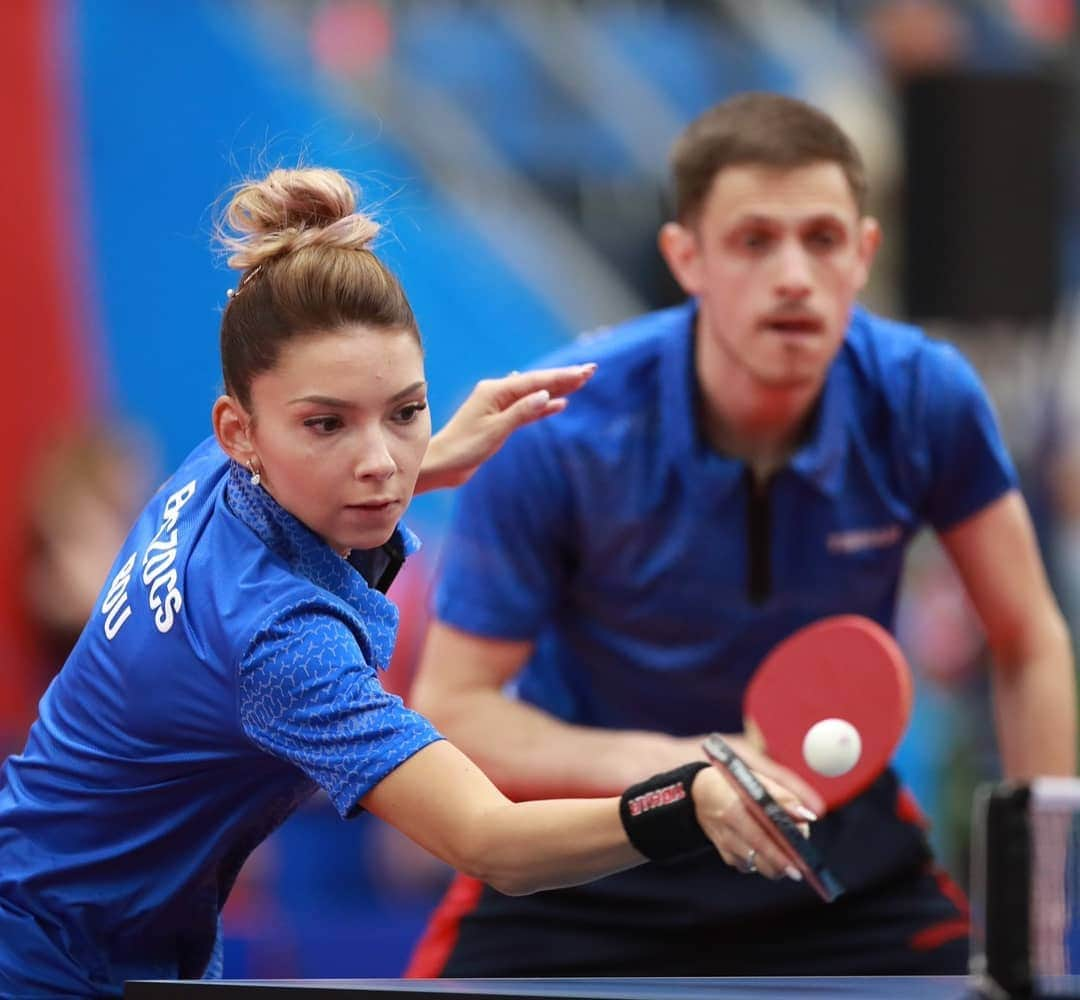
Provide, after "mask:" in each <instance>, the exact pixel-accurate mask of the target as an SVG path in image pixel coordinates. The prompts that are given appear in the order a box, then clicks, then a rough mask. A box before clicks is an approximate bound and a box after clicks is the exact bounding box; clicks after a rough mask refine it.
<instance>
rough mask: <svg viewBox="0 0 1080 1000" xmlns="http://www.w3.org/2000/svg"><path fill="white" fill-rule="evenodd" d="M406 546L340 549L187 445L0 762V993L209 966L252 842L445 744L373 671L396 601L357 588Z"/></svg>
mask: <svg viewBox="0 0 1080 1000" xmlns="http://www.w3.org/2000/svg"><path fill="white" fill-rule="evenodd" d="M416 545H417V542H416V539H415V538H414V537H413V536H412V535H411V533H409V532H408V530H407V529H406V528H404V526H399V528H398V530H397V532H395V535H394V537H393V538H392V539H391V541H390V542H389V543H387V545H386V546H384V547H383V549H380V550H376V551H375V552H369V553H354V554H353V555H352V556H351V557H350V559H349V560H348V561H347V560H345V559H342V558H341V557H340V556H338V555H337V554H336V553H334V552H333V551H332V550H331V549H330V547H329V546H327V545H326V544H325V543H323V542H322V541H321V540H320V539H319V538H318V537H317V536H315V535H314V534H313V533H312V532H311V531H309V530H308V529H307V528H306V527H305V526H304V525H302V524H301V523H300V522H299V521H297V520H296V519H295V518H294V517H292V515H290V514H289V513H287V512H286V511H285V510H284V509H282V508H281V507H280V506H279V505H278V504H277V503H276V502H275V501H274V500H273V499H272V498H271V497H270V495H269V494H268V493H266V491H265V490H263V489H262V488H261V487H258V486H254V485H252V484H251V482H250V479H249V477H248V475H247V474H246V473H244V472H243V470H241V469H240V468H239V466H237V465H236V464H235V463H233V462H231V461H229V460H228V459H227V458H226V457H225V456H224V455H223V453H222V452H221V450H220V449H219V448H218V446H217V444H216V443H215V442H214V441H213V440H210V441H207V442H205V443H204V444H203V445H201V446H200V447H199V448H198V449H196V451H195V452H193V453H192V455H191V456H190V457H189V458H188V459H187V460H186V461H185V462H184V464H183V465H182V466H181V467H180V469H179V470H178V471H177V473H176V474H175V475H174V476H173V477H172V478H171V479H170V480H169V482H167V483H166V484H165V485H164V486H163V487H162V488H161V490H160V491H159V492H158V493H157V495H156V496H155V497H154V498H153V499H152V500H151V502H150V503H149V505H148V506H147V508H146V510H145V511H144V512H143V513H142V515H141V516H140V518H139V520H138V521H137V522H136V524H135V527H134V528H133V530H132V532H131V534H130V535H129V536H128V539H127V541H126V542H125V544H124V547H123V549H122V550H121V552H120V555H119V556H118V557H117V560H116V563H115V564H114V566H113V569H112V571H111V574H110V577H109V581H108V582H107V584H106V586H105V588H104V590H103V592H102V595H101V598H100V600H99V602H98V607H97V610H96V611H95V613H94V615H93V617H92V618H91V619H90V622H89V623H88V625H87V627H86V629H85V630H84V632H83V634H82V636H81V638H80V639H79V642H78V644H77V645H76V647H75V649H74V650H73V652H72V654H71V656H70V658H69V659H68V661H67V663H66V664H65V665H64V667H63V669H62V670H61V671H60V673H59V674H58V676H57V677H56V679H55V680H54V682H53V684H52V685H51V686H50V688H49V690H48V691H47V693H46V694H45V696H44V698H43V699H42V701H41V705H40V709H39V719H38V721H37V722H36V723H35V724H34V726H33V727H32V729H31V731H30V735H29V739H28V742H27V746H26V748H25V750H24V751H23V753H22V754H21V755H18V756H12V757H10V758H9V759H8V760H7V761H6V763H5V765H4V767H3V769H2V771H0V994H2V995H4V996H61V995H76V996H86V995H90V994H95V995H97V994H109V995H117V996H119V995H120V991H121V987H122V983H123V981H124V980H125V979H129V978H138V979H157V978H162V979H173V978H188V977H190V978H196V977H199V976H203V975H215V974H220V957H221V949H220V945H221V939H220V916H219V915H220V911H221V908H222V906H223V905H224V902H225V899H226V896H227V895H228V892H229V890H230V888H231V886H232V883H233V880H234V879H235V877H236V874H237V872H238V871H239V869H240V866H241V865H242V863H243V861H244V859H245V858H246V857H247V856H248V854H249V853H250V852H251V851H252V850H253V849H254V848H255V846H256V845H257V844H259V842H260V841H262V840H263V839H264V838H265V837H266V836H267V835H268V834H269V833H270V832H271V831H272V830H273V829H274V828H275V827H277V826H278V825H279V824H280V823H281V822H282V821H283V820H284V819H285V818H286V817H287V816H288V815H289V814H290V813H291V812H292V811H293V810H294V809H295V808H296V807H297V806H298V805H299V804H300V803H301V802H302V801H303V800H304V799H305V798H307V797H308V796H310V795H311V794H312V793H313V792H314V791H315V790H316V789H317V788H320V787H321V788H323V789H325V791H326V792H327V794H328V796H329V797H330V799H331V800H332V802H333V803H334V805H335V807H336V808H337V810H338V811H339V812H340V813H341V815H342V816H350V815H352V814H354V813H355V812H356V811H357V810H358V801H359V800H360V798H361V797H362V796H363V795H364V794H365V793H366V792H367V791H369V790H370V789H371V788H372V787H374V786H375V785H376V784H377V783H378V782H379V781H380V780H382V778H384V777H385V776H386V775H387V774H389V773H390V772H391V771H392V770H394V768H396V767H397V766H398V765H400V764H401V763H402V762H404V761H405V760H406V759H408V758H409V757H410V756H411V755H412V754H414V753H415V752H416V751H417V750H419V749H421V748H422V747H424V746H425V745H427V744H428V743H430V742H432V741H433V740H436V739H438V738H439V737H438V734H437V733H436V732H435V730H434V729H433V728H432V727H431V725H430V724H429V723H428V722H427V721H426V720H424V719H423V718H421V717H420V716H418V715H416V714H415V713H413V712H411V711H409V710H407V709H406V708H405V707H404V706H403V705H402V703H401V701H400V699H398V698H396V697H394V696H391V695H389V694H387V693H386V692H385V691H384V690H383V688H382V686H381V685H380V683H379V680H378V677H377V676H376V671H377V669H379V668H384V667H385V666H386V665H387V663H388V662H389V659H390V655H391V652H392V650H393V645H394V640H395V635H396V629H397V617H398V616H397V609H396V608H395V607H394V605H393V604H392V603H391V602H390V600H389V599H388V598H387V597H386V596H385V594H383V593H382V592H381V591H380V589H378V586H373V585H372V583H378V576H379V575H380V574H381V573H383V572H384V570H386V569H387V568H388V564H390V563H393V562H395V561H398V560H399V559H400V558H403V557H404V555H405V554H407V553H408V552H411V551H412V550H414V549H415V547H416ZM365 574H366V575H365ZM369 579H370V580H371V581H372V583H369Z"/></svg>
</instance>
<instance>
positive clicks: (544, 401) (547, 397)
mask: <svg viewBox="0 0 1080 1000" xmlns="http://www.w3.org/2000/svg"><path fill="white" fill-rule="evenodd" d="M550 402H551V393H550V392H548V391H547V389H541V390H540V391H539V392H537V393H536V394H535V395H534V396H533V404H532V405H533V406H535V407H536V408H537V409H538V410H542V409H543V408H544V407H545V406H547V405H548V403H550Z"/></svg>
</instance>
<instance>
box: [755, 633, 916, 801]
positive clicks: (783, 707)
mask: <svg viewBox="0 0 1080 1000" xmlns="http://www.w3.org/2000/svg"><path fill="white" fill-rule="evenodd" d="M911 701H912V681H911V672H910V670H909V669H908V666H907V662H906V660H905V659H904V654H903V653H902V652H901V651H900V647H899V646H898V645H897V644H896V640H894V639H893V637H892V636H891V635H890V634H889V633H888V632H887V631H886V630H885V629H884V628H882V627H881V626H880V625H878V624H877V622H874V621H871V620H870V619H869V618H863V617H860V616H859V615H837V616H835V617H831V618H823V619H821V620H820V621H817V622H814V623H812V624H810V625H807V626H805V627H804V628H801V629H799V630H798V631H797V632H794V633H792V634H791V635H790V636H788V638H786V639H784V640H783V641H782V642H780V643H779V644H778V645H777V646H775V647H774V648H773V650H772V651H771V652H770V653H769V655H768V656H766V657H765V659H764V660H763V661H762V663H761V665H760V666H759V667H758V669H757V670H756V671H755V673H754V675H753V677H751V679H750V684H749V686H748V687H747V689H746V693H745V695H744V698H743V721H744V725H745V730H746V734H747V736H748V738H749V739H750V740H751V742H752V743H753V744H754V745H755V746H757V747H758V748H759V749H761V750H762V751H764V752H765V753H767V754H768V755H769V756H770V757H771V758H772V759H773V760H775V761H776V762H777V763H780V764H783V765H784V766H785V767H788V768H790V769H791V770H792V771H794V772H795V773H796V774H798V775H799V776H800V777H802V778H803V779H804V780H805V781H806V782H807V783H809V784H810V785H811V786H812V787H813V788H815V789H816V790H817V791H818V792H819V793H820V794H821V796H822V798H823V799H824V800H825V802H826V804H827V805H828V807H829V808H833V807H835V806H838V805H842V804H843V803H845V802H847V801H849V800H850V799H852V798H854V797H855V796H856V795H858V794H859V793H860V792H862V791H864V790H865V789H866V788H867V787H868V786H869V785H870V784H871V783H872V782H873V781H874V779H876V778H877V777H878V775H880V774H881V772H882V771H883V770H884V769H885V768H886V767H887V766H888V764H889V761H890V760H891V759H892V755H893V753H894V752H895V750H896V747H897V744H898V743H899V742H900V738H901V737H902V736H903V734H904V730H905V729H906V728H907V723H908V719H909V718H910V716H911ZM824 719H841V720H844V721H845V722H848V723H850V724H851V725H852V726H854V727H855V729H856V730H857V731H858V737H859V740H860V741H861V744H862V748H861V752H860V753H859V754H858V759H857V761H856V763H855V764H854V766H853V767H851V769H850V770H848V771H846V772H845V773H843V774H838V775H835V776H828V775H825V774H821V773H819V772H818V771H815V770H814V769H813V768H812V767H811V766H810V765H809V763H807V760H806V759H805V757H804V755H803V751H804V740H805V739H806V735H807V732H808V730H810V728H811V727H812V726H814V725H815V724H816V723H818V722H821V721H822V720H824Z"/></svg>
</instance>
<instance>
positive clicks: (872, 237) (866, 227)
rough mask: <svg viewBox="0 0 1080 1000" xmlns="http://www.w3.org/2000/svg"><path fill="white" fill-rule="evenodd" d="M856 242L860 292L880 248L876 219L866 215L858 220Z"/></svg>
mask: <svg viewBox="0 0 1080 1000" xmlns="http://www.w3.org/2000/svg"><path fill="white" fill-rule="evenodd" d="M858 240H859V266H860V268H861V274H860V275H859V279H858V288H859V290H860V291H861V290H862V289H863V288H864V287H865V286H866V282H867V281H868V280H869V278H870V268H871V267H873V264H874V258H875V257H877V252H878V247H880V246H881V224H880V223H879V222H878V220H877V219H875V218H872V217H871V216H869V215H867V216H864V217H863V218H862V219H860V220H859V232H858Z"/></svg>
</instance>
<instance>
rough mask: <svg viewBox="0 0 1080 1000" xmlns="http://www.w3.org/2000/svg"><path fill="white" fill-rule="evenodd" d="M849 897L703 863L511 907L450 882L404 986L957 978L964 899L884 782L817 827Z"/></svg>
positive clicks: (962, 958)
mask: <svg viewBox="0 0 1080 1000" xmlns="http://www.w3.org/2000/svg"><path fill="white" fill-rule="evenodd" d="M814 838H815V841H819V840H820V845H819V846H820V847H821V848H822V850H823V851H824V852H825V855H826V857H827V859H828V861H829V864H830V867H831V868H833V870H834V871H835V872H836V874H837V875H838V876H839V877H840V879H841V881H842V882H843V883H844V884H845V886H847V887H848V891H847V892H846V893H845V894H844V895H843V896H841V897H840V898H839V899H838V900H836V901H835V902H833V903H829V904H826V903H823V902H821V901H820V900H819V899H818V898H817V897H816V896H815V895H814V894H813V892H812V891H811V890H810V889H809V888H807V887H806V885H805V884H799V883H795V882H792V881H790V880H788V879H782V880H778V881H775V882H771V881H768V880H766V879H764V878H761V877H760V876H756V875H742V874H739V873H738V872H735V871H734V870H733V869H731V868H729V867H728V866H727V865H725V864H724V863H723V862H722V861H721V860H720V859H719V857H718V856H717V855H715V854H713V853H711V852H706V853H704V854H702V855H698V856H697V857H695V858H692V859H689V860H687V861H682V862H678V863H676V864H671V865H657V864H646V865H642V866H641V867H639V868H635V869H633V870H631V871H628V872H623V873H621V874H619V875H614V876H612V877H610V878H607V879H602V880H600V881H598V882H594V883H592V884H591V885H588V886H579V887H576V888H573V889H560V890H555V891H552V892H542V893H536V894H534V895H531V896H523V897H508V896H503V895H501V894H499V893H497V892H495V891H494V890H492V889H490V888H488V887H486V886H483V885H481V884H480V883H479V882H476V881H475V880H473V879H469V878H465V877H459V878H458V879H457V880H456V881H455V882H454V884H453V885H452V886H451V888H450V890H449V892H448V893H447V896H446V898H445V899H444V900H443V902H442V904H441V905H440V907H439V909H438V910H437V911H436V913H435V915H434V916H433V918H432V920H431V923H430V924H429V927H428V930H427V933H426V934H425V936H424V938H423V939H422V940H421V941H420V943H419V945H418V946H417V949H416V952H415V953H414V955H413V960H412V962H411V964H410V967H409V969H408V970H407V972H406V975H407V976H410V977H421V978H429V977H439V976H448V977H453V978H473V977H516V976H520V977H540V976H586V977H596V976H769V975H776V976H841V975H847V976H852V975H963V974H965V973H966V972H967V957H968V932H969V928H968V913H967V903H966V900H965V899H964V897H963V893H962V892H961V891H960V890H959V888H958V887H957V886H956V885H955V884H953V883H952V881H951V880H950V879H949V878H948V877H947V876H946V875H945V874H944V872H942V871H941V870H940V869H939V868H937V866H936V865H935V864H934V862H933V859H932V858H931V855H930V851H929V847H928V846H927V843H926V838H925V835H924V828H923V825H922V823H921V816H920V815H919V814H918V811H917V807H915V806H914V804H913V803H912V802H911V800H910V798H909V797H908V796H907V795H906V794H905V793H903V792H902V791H901V790H900V789H899V788H898V786H897V784H896V781H895V779H894V778H893V777H892V775H891V774H890V775H887V776H886V777H885V778H883V779H881V780H880V781H879V782H878V783H877V784H875V786H874V787H873V788H872V789H871V790H870V791H869V792H867V793H865V794H864V795H863V796H861V797H860V798H859V799H858V800H856V802H855V803H852V804H851V805H849V806H847V807H845V808H844V809H842V810H838V811H837V812H836V813H834V814H831V815H830V816H828V817H826V818H825V819H823V820H822V821H821V822H820V823H819V824H817V825H816V828H815V832H814Z"/></svg>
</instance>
